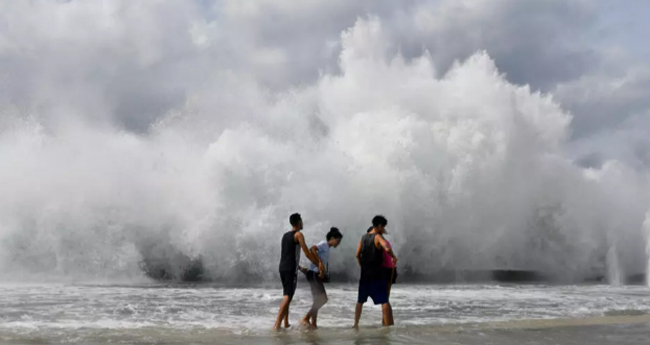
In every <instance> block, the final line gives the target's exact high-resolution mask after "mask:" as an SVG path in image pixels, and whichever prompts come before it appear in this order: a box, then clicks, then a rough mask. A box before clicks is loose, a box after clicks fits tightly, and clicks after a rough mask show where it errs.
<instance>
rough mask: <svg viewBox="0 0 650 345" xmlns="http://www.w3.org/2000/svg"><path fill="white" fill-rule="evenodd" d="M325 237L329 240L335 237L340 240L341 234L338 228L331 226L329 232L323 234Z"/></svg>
mask: <svg viewBox="0 0 650 345" xmlns="http://www.w3.org/2000/svg"><path fill="white" fill-rule="evenodd" d="M325 238H327V240H328V241H329V240H331V239H332V238H336V239H339V240H340V239H342V238H343V234H342V233H341V232H340V231H339V229H337V228H331V229H330V232H328V233H327V236H325Z"/></svg>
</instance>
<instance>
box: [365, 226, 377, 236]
mask: <svg viewBox="0 0 650 345" xmlns="http://www.w3.org/2000/svg"><path fill="white" fill-rule="evenodd" d="M374 228H375V227H374V226H371V227H369V228H368V231H366V234H367V233H369V232H371V231H372V229H374Z"/></svg>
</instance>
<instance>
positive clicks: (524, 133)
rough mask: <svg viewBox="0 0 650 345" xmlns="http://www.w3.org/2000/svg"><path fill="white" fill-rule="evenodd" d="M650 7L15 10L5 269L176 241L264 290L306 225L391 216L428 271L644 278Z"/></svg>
mask: <svg viewBox="0 0 650 345" xmlns="http://www.w3.org/2000/svg"><path fill="white" fill-rule="evenodd" d="M649 7H650V6H647V2H646V1H641V0H639V1H634V0H630V1H625V2H621V1H613V0H612V1H604V0H599V1H593V0H571V1H568V0H526V1H522V0H431V1H424V0H402V1H392V0H391V1H387V0H359V1H348V0H312V1H296V0H258V1H252V0H251V1H242V0H219V1H217V0H146V1H145V0H142V1H133V0H97V1H82V0H68V1H62V0H30V1H15V0H0V164H4V166H7V167H8V168H4V167H3V169H0V195H2V197H0V246H3V247H2V248H3V250H0V271H2V269H1V267H2V266H6V267H8V268H14V267H20V268H22V267H30V268H31V269H34V270H36V271H39V270H41V269H42V270H45V271H47V270H49V269H50V268H51V267H52V266H56V267H57V269H59V270H61V271H62V272H63V273H64V274H67V273H68V272H71V271H84V270H88V272H99V271H101V269H98V268H101V267H105V266H106V265H108V266H111V267H113V268H114V270H115V271H116V272H117V271H121V270H122V269H124V270H127V269H129V268H133V267H137V262H138V260H139V259H140V256H141V255H144V254H142V253H143V252H145V253H146V252H148V251H152V252H155V251H156V250H157V247H156V245H158V244H160V243H162V244H163V245H164V244H168V245H171V246H176V249H178V250H181V251H182V252H183V253H189V254H192V255H203V258H204V259H205V260H206V263H208V264H211V265H213V271H214V272H221V271H223V270H224V269H227V270H229V271H228V272H230V273H227V274H231V273H232V274H234V275H237V274H239V273H238V272H248V273H251V274H262V273H261V272H265V270H267V269H269V267H271V266H273V267H275V266H274V265H275V264H274V263H273V264H271V263H269V262H268V260H265V259H264V258H263V257H258V256H256V255H258V254H257V253H258V252H259V248H262V246H264V244H263V243H264V242H265V241H275V239H274V237H273V236H275V235H276V234H277V233H278V232H279V231H282V228H280V227H279V226H278V224H283V223H284V222H285V221H286V219H285V218H286V215H287V214H289V213H290V212H295V210H297V209H299V210H301V212H302V211H304V213H305V215H306V218H307V219H310V221H311V222H312V223H311V224H313V228H315V229H316V231H325V230H327V229H329V226H330V224H331V222H333V221H336V222H337V225H339V224H341V225H340V226H341V228H343V227H344V226H347V227H348V228H349V229H365V228H366V227H367V226H368V224H367V221H368V219H366V218H367V214H374V213H375V212H387V213H388V212H389V213H390V216H389V218H390V219H396V221H395V222H394V223H391V224H394V227H393V228H392V229H394V230H395V231H394V232H393V234H395V239H396V243H395V245H396V247H397V248H399V247H400V246H401V245H403V244H404V243H407V241H409V242H410V243H414V244H416V246H415V247H414V248H412V249H413V250H411V251H409V252H407V253H408V254H407V255H411V256H410V257H408V256H407V257H406V258H405V259H406V260H405V261H403V262H410V263H412V264H413V267H419V268H422V269H427V267H428V266H427V265H430V264H431V265H439V267H438V268H440V267H443V268H444V267H447V268H448V267H478V266H480V265H483V264H486V263H487V262H492V264H494V265H506V266H503V267H510V266H507V265H509V264H518V263H524V264H527V265H532V266H534V267H537V266H538V267H541V268H545V269H548V270H550V271H553V272H556V273H559V274H563V273H566V272H571V271H574V272H575V271H581V272H582V273H585V272H587V271H590V270H591V269H592V268H594V269H596V268H598V267H596V266H598V265H600V264H601V261H602V260H603V253H605V252H607V251H608V250H609V249H611V248H613V249H616V248H617V247H618V248H620V249H619V251H618V252H619V253H620V254H619V255H620V256H621V257H620V260H619V261H620V262H621V263H622V264H621V265H622V266H625V267H627V268H629V269H630V271H635V272H636V271H638V270H639V266H644V265H645V264H646V263H647V262H648V261H647V257H646V256H645V253H646V248H645V244H644V243H645V242H644V239H647V238H650V237H648V236H650V235H648V234H650V220H648V219H650V214H648V205H650V201H649V200H650V189H649V188H648V187H647V186H648V183H649V180H648V179H647V176H648V171H649V170H650V139H649V138H648V135H647V133H649V131H650V62H648V61H650V60H649V59H648V57H650V48H648V45H647V44H644V43H645V41H646V39H645V35H646V33H647V32H650V31H649V30H648V29H649V28H650V24H648V23H649V21H648V20H647V19H650V9H649ZM644 224H645V225H644ZM310 226H311V225H310ZM231 230H236V231H231ZM351 231H352V230H351ZM391 231H392V230H391ZM645 232H647V234H646V233H645ZM400 241H401V243H400ZM228 243H230V244H232V245H228ZM346 245H349V246H352V244H346ZM418 245H419V247H418ZM152 248H153V249H152ZM179 248H180V249H179ZM215 248H220V250H215ZM350 248H352V247H350ZM648 248H650V246H649V247H648ZM168 249H169V248H168ZM277 249H278V248H271V249H269V250H271V251H277ZM169 250H171V249H169ZM649 250H650V249H649ZM116 252H121V253H122V254H121V255H115V253H116ZM263 252H264V251H263ZM251 253H252V254H251ZM467 253H472V254H473V255H467ZM189 254H188V255H189ZM275 254H277V253H275ZM275 254H274V255H275ZM52 258H56V259H57V260H53V259H52ZM123 258H125V259H124V260H122V259H123ZM428 259H435V260H433V261H432V260H428ZM599 260H600V261H599ZM224 262H226V263H227V264H225V265H224ZM16 263H21V265H16ZM224 267H225V268H224ZM512 267H514V266H512ZM429 268H431V267H429ZM515 268H516V267H515ZM598 269H599V268H598ZM273 270H275V268H273ZM256 272H257V273H256ZM273 272H275V271H273ZM221 273H223V272H221ZM224 274H226V273H224Z"/></svg>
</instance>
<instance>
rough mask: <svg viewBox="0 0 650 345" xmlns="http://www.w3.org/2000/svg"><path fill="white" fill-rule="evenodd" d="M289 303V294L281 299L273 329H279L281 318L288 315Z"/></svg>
mask: <svg viewBox="0 0 650 345" xmlns="http://www.w3.org/2000/svg"><path fill="white" fill-rule="evenodd" d="M290 303H291V298H289V296H284V298H283V299H282V304H280V311H278V317H277V319H276V320H275V325H274V326H273V329H280V324H281V323H282V320H283V319H285V318H288V317H289V304H290Z"/></svg>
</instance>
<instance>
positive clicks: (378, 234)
mask: <svg viewBox="0 0 650 345" xmlns="http://www.w3.org/2000/svg"><path fill="white" fill-rule="evenodd" d="M387 224H388V221H387V220H386V218H384V217H383V216H375V217H374V218H373V219H372V226H373V229H372V231H369V232H368V233H367V234H365V235H363V237H362V238H361V241H359V246H358V247H357V262H358V263H359V265H360V266H361V277H360V278H359V295H358V298H357V306H356V310H355V314H354V327H355V328H358V327H359V319H360V318H361V312H362V310H363V304H364V303H366V302H367V301H368V297H370V298H372V301H373V302H374V303H375V305H378V304H381V310H382V325H384V326H392V325H393V309H392V308H391V306H390V302H389V301H388V284H387V282H386V277H385V274H384V271H383V268H382V264H383V260H384V252H386V253H387V254H388V255H389V256H390V257H391V258H392V260H393V264H395V263H397V257H396V256H395V253H393V250H392V249H391V248H390V247H389V246H388V245H387V244H386V241H385V240H384V238H383V237H382V235H383V234H384V233H385V232H386V225H387Z"/></svg>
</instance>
